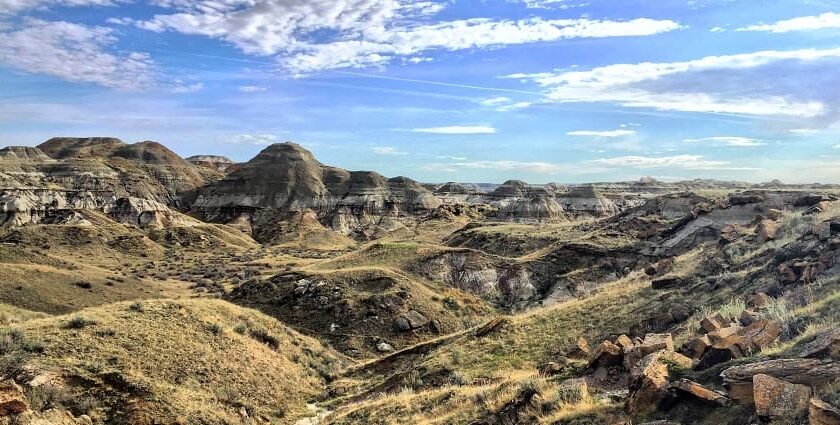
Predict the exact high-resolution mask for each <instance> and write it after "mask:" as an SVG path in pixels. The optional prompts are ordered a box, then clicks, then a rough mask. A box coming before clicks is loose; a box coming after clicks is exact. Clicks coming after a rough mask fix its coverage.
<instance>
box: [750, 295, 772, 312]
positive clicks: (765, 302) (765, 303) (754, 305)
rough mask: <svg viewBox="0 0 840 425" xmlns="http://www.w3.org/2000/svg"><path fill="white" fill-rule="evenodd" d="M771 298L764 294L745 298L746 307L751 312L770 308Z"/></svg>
mask: <svg viewBox="0 0 840 425" xmlns="http://www.w3.org/2000/svg"><path fill="white" fill-rule="evenodd" d="M772 302H773V298H772V297H771V296H769V295H767V294H765V293H764V292H759V293H756V294H752V295H750V296H748V297H747V307H749V308H751V309H753V310H762V309H765V308H767V307H769V306H770V303H772Z"/></svg>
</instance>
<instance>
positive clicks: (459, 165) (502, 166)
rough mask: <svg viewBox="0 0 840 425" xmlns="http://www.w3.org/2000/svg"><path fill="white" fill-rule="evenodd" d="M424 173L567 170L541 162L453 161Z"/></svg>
mask: <svg viewBox="0 0 840 425" xmlns="http://www.w3.org/2000/svg"><path fill="white" fill-rule="evenodd" d="M422 168H423V169H424V170H426V171H446V172H456V171H458V170H464V169H470V170H498V171H519V172H526V173H535V174H557V173H561V172H564V171H567V170H568V169H569V168H568V167H567V166H565V165H563V164H554V163H550V162H542V161H486V160H476V161H455V162H451V163H433V164H427V165H425V166H423V167H422Z"/></svg>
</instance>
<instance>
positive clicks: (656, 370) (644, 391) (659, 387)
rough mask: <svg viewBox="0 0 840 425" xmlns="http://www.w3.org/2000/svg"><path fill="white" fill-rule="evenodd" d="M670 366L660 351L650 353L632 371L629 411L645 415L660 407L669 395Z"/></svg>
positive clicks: (635, 414) (628, 402) (636, 414)
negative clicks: (663, 360)
mask: <svg viewBox="0 0 840 425" xmlns="http://www.w3.org/2000/svg"><path fill="white" fill-rule="evenodd" d="M668 384H669V383H668V367H667V365H666V364H665V363H664V362H662V360H661V358H660V356H659V354H658V353H653V354H648V355H647V356H645V357H644V358H642V360H641V361H639V363H638V364H637V365H636V366H634V367H633V369H632V370H631V371H630V377H629V390H630V394H629V397H628V399H627V413H629V414H630V415H633V416H638V415H644V414H647V413H650V412H653V411H656V410H658V409H659V407H660V405H661V404H662V402H663V401H664V400H665V397H666V396H667V395H668Z"/></svg>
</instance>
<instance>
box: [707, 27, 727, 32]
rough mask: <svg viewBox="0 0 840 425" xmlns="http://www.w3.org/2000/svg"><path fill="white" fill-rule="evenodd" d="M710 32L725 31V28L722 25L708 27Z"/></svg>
mask: <svg viewBox="0 0 840 425" xmlns="http://www.w3.org/2000/svg"><path fill="white" fill-rule="evenodd" d="M709 31H710V32H726V28H723V27H712V28H711V29H709Z"/></svg>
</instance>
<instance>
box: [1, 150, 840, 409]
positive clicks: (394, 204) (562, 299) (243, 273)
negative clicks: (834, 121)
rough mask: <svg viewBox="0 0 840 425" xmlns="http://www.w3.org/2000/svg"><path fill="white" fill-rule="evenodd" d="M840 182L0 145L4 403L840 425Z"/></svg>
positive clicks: (290, 153)
mask: <svg viewBox="0 0 840 425" xmlns="http://www.w3.org/2000/svg"><path fill="white" fill-rule="evenodd" d="M838 194H840V189H838V188H835V187H831V186H817V185H812V186H788V185H784V184H782V183H780V182H771V183H767V184H763V185H752V184H747V183H739V182H715V181H707V180H696V181H688V182H680V183H662V182H657V181H655V180H652V179H642V180H640V181H638V182H629V183H598V184H591V185H576V186H567V185H559V184H549V185H542V186H532V185H528V184H527V183H524V182H520V181H508V182H505V183H503V184H501V185H497V186H492V187H488V186H486V185H482V186H478V185H469V184H458V183H446V184H420V183H417V182H415V181H413V180H411V179H408V178H404V177H397V178H386V177H383V176H381V175H379V174H377V173H375V172H355V171H346V170H342V169H339V168H335V167H330V166H327V165H324V164H321V163H320V162H318V161H317V160H316V159H315V158H314V157H313V156H312V154H311V153H309V152H307V151H305V150H304V149H302V148H301V147H300V146H298V145H295V144H278V145H272V146H269V147H268V148H266V149H265V150H264V151H263V152H261V153H260V154H259V155H258V156H257V157H255V158H254V159H252V160H251V161H248V162H246V163H242V164H234V163H233V162H231V161H229V160H227V159H225V158H222V157H217V156H212V155H202V156H197V157H191V158H188V159H187V160H184V159H182V158H180V157H178V155H177V154H175V153H174V152H172V151H170V150H169V149H167V148H165V147H164V146H162V145H159V144H157V143H154V142H142V143H138V144H125V143H123V142H122V141H119V140H117V139H112V138H88V139H72V138H55V139H51V140H49V141H47V142H45V143H43V144H42V145H40V146H39V148H32V147H9V148H4V149H0V356H2V357H0V424H100V423H101V424H128V423H130V424H240V423H241V424H254V423H279V424H301V425H303V424H392V423H393V424H397V423H446V424H450V423H451V424H461V423H466V424H533V423H548V424H642V423H651V424H654V423H655V424H674V423H682V424H733V425H734V424H750V423H756V424H758V423H775V424H807V423H811V424H820V425H823V424H840V409H838V408H840V383H838V380H840V331H838V326H837V323H838V320H840V285H838V284H840V200H838Z"/></svg>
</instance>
